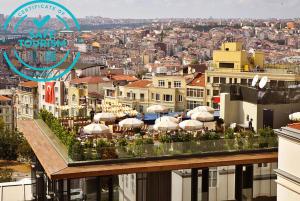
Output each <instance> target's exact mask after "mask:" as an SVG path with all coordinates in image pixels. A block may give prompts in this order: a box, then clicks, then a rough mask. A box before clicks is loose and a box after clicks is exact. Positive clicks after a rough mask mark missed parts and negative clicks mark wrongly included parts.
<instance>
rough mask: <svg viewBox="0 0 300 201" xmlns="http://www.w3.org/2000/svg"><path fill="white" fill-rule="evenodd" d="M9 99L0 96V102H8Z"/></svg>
mask: <svg viewBox="0 0 300 201" xmlns="http://www.w3.org/2000/svg"><path fill="white" fill-rule="evenodd" d="M10 100H11V99H10V98H8V97H6V96H0V101H10Z"/></svg>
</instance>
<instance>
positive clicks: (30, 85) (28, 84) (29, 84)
mask: <svg viewBox="0 0 300 201" xmlns="http://www.w3.org/2000/svg"><path fill="white" fill-rule="evenodd" d="M19 86H21V87H28V88H35V87H38V83H37V82H33V81H28V82H21V83H20V84H19Z"/></svg>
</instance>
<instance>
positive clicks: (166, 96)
mask: <svg viewBox="0 0 300 201" xmlns="http://www.w3.org/2000/svg"><path fill="white" fill-rule="evenodd" d="M172 100H173V97H172V95H166V94H164V101H165V102H172Z"/></svg>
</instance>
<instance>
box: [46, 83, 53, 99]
mask: <svg viewBox="0 0 300 201" xmlns="http://www.w3.org/2000/svg"><path fill="white" fill-rule="evenodd" d="M54 85H55V82H46V86H45V102H46V103H51V104H54V103H55V93H54Z"/></svg>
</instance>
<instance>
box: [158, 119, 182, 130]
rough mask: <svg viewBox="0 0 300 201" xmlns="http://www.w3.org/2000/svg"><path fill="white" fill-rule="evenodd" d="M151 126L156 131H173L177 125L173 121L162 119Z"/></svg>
mask: <svg viewBox="0 0 300 201" xmlns="http://www.w3.org/2000/svg"><path fill="white" fill-rule="evenodd" d="M153 128H154V129H155V130H158V131H174V130H177V129H178V128H179V127H178V124H177V123H175V122H172V121H170V122H167V121H164V122H163V121H162V122H158V123H157V124H155V125H154V127H153Z"/></svg>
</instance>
